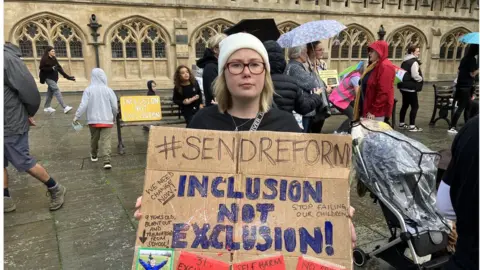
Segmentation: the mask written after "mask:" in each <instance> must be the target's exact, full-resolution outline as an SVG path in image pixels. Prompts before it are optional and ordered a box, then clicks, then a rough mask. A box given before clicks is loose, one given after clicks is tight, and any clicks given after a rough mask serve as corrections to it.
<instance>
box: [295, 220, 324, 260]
mask: <svg viewBox="0 0 480 270" xmlns="http://www.w3.org/2000/svg"><path fill="white" fill-rule="evenodd" d="M298 232H299V234H300V252H301V253H303V254H307V249H308V246H310V247H311V248H312V249H313V251H315V253H317V254H320V253H322V242H323V237H322V232H321V231H320V228H318V227H316V228H314V231H313V234H314V236H313V237H312V236H311V235H310V234H309V233H308V231H307V229H305V228H303V227H302V228H300V229H299V230H298Z"/></svg>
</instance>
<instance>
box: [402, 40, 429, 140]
mask: <svg viewBox="0 0 480 270" xmlns="http://www.w3.org/2000/svg"><path fill="white" fill-rule="evenodd" d="M419 56H420V48H419V47H418V46H416V45H411V46H409V47H408V49H407V55H406V56H405V59H403V62H402V66H401V68H402V69H404V70H405V71H406V73H405V76H404V77H403V81H402V82H400V83H398V85H397V86H398V88H399V89H400V92H401V93H402V98H403V99H402V108H401V109H400V123H399V126H400V128H404V129H407V130H408V131H411V132H419V131H422V129H421V128H419V127H417V126H416V125H415V119H416V118H417V112H418V107H419V105H418V92H420V91H422V87H423V75H422V71H421V70H420V65H421V63H420V61H419V60H418V57H419ZM410 106H411V109H410V125H406V124H405V116H406V114H407V110H408V107H410Z"/></svg>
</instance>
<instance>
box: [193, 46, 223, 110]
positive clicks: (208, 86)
mask: <svg viewBox="0 0 480 270" xmlns="http://www.w3.org/2000/svg"><path fill="white" fill-rule="evenodd" d="M197 66H198V67H199V68H202V69H203V74H202V79H203V93H204V94H205V105H206V106H210V105H212V100H213V98H214V96H213V89H212V84H213V81H214V80H215V79H216V78H217V76H218V59H217V57H215V53H214V52H213V51H212V50H211V49H209V48H207V49H206V50H205V52H204V53H203V58H201V59H198V60H197Z"/></svg>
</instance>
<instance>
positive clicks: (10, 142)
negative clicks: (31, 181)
mask: <svg viewBox="0 0 480 270" xmlns="http://www.w3.org/2000/svg"><path fill="white" fill-rule="evenodd" d="M3 53H4V56H3V70H4V83H3V97H4V103H3V105H4V116H3V117H4V118H3V119H4V120H3V132H4V133H3V159H4V164H3V179H4V180H3V204H4V212H12V211H14V210H15V209H16V206H15V203H14V202H13V199H12V198H11V197H10V193H9V191H8V174H7V166H8V163H11V164H12V165H13V166H14V167H15V168H16V169H17V170H18V171H20V172H28V174H30V175H31V176H33V177H35V178H36V179H38V180H39V181H41V182H42V183H44V184H45V186H46V187H47V190H48V192H49V193H50V210H51V211H54V210H58V209H60V207H62V205H63V202H64V197H65V192H66V188H65V187H64V186H62V185H60V184H59V183H57V182H55V180H53V178H52V177H50V175H49V174H48V173H47V171H46V170H45V168H43V167H42V166H41V165H40V164H37V162H36V160H35V159H34V158H33V157H32V156H30V149H29V145H28V131H29V129H30V125H35V122H34V121H33V116H34V115H35V113H37V111H38V108H39V106H40V93H39V92H38V88H37V85H36V84H35V80H34V79H33V77H32V75H31V74H30V72H29V71H28V69H27V67H26V66H25V64H24V63H23V61H22V60H21V59H20V56H21V51H20V49H19V48H18V47H17V46H15V45H13V44H11V43H6V44H5V45H4V48H3Z"/></svg>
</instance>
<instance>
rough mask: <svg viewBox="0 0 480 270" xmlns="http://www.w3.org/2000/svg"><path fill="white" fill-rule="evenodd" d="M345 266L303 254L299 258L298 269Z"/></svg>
mask: <svg viewBox="0 0 480 270" xmlns="http://www.w3.org/2000/svg"><path fill="white" fill-rule="evenodd" d="M344 269H346V268H345V267H343V266H340V265H337V264H333V263H330V262H326V261H324V260H320V259H314V258H308V257H305V256H302V257H300V258H298V264H297V268H296V270H344Z"/></svg>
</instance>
